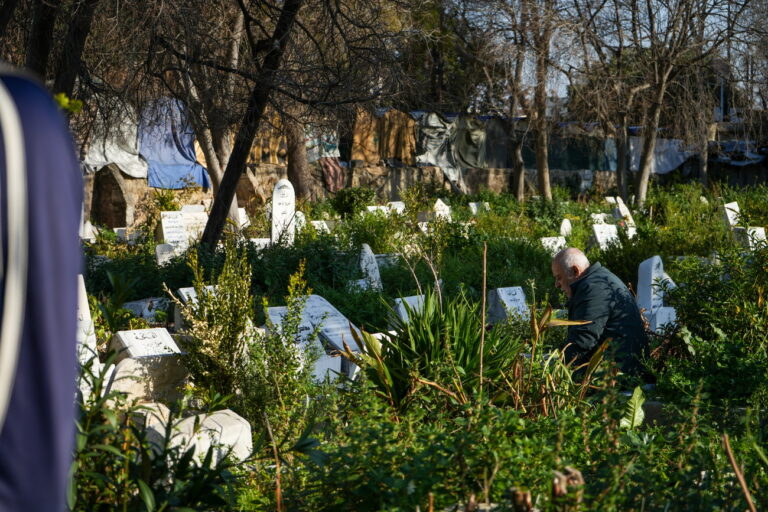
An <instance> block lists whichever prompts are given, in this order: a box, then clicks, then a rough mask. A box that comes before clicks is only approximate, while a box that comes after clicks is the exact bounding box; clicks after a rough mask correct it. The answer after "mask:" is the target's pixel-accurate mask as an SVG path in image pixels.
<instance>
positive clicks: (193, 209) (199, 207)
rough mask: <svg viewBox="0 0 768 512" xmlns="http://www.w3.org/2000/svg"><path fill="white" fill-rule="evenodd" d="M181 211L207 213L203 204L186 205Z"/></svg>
mask: <svg viewBox="0 0 768 512" xmlns="http://www.w3.org/2000/svg"><path fill="white" fill-rule="evenodd" d="M181 211H182V212H184V213H205V205H203V204H185V205H184V206H182V207H181Z"/></svg>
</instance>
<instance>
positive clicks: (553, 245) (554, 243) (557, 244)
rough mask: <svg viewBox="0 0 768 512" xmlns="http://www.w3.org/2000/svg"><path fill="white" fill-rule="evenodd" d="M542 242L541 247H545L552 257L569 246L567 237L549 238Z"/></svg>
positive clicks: (543, 239)
mask: <svg viewBox="0 0 768 512" xmlns="http://www.w3.org/2000/svg"><path fill="white" fill-rule="evenodd" d="M540 240H541V245H543V246H544V249H546V250H547V251H548V252H549V253H550V254H551V255H552V256H554V255H555V254H557V253H558V252H560V251H561V250H563V249H565V248H566V247H567V245H568V244H567V242H566V241H565V237H562V236H547V237H544V238H541V239H540Z"/></svg>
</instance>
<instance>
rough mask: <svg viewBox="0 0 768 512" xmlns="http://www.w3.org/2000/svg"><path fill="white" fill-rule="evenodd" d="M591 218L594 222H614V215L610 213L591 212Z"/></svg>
mask: <svg viewBox="0 0 768 512" xmlns="http://www.w3.org/2000/svg"><path fill="white" fill-rule="evenodd" d="M589 218H590V219H591V220H592V224H611V223H613V215H611V214H610V213H591V214H590V215H589Z"/></svg>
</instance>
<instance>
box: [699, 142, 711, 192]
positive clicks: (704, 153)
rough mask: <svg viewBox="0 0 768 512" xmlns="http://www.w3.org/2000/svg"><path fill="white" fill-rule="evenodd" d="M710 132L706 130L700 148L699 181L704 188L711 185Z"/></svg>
mask: <svg viewBox="0 0 768 512" xmlns="http://www.w3.org/2000/svg"><path fill="white" fill-rule="evenodd" d="M708 131H709V130H708V129H707V128H705V129H704V134H703V137H702V138H701V139H702V140H701V147H700V148H699V181H700V182H701V185H702V186H703V187H706V186H708V185H709V133H707V132H708Z"/></svg>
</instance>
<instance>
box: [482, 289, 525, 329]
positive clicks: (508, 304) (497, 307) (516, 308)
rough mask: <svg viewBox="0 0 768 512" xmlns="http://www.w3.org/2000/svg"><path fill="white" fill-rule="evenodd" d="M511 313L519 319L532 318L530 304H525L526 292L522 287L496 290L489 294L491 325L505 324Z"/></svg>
mask: <svg viewBox="0 0 768 512" xmlns="http://www.w3.org/2000/svg"><path fill="white" fill-rule="evenodd" d="M509 313H511V314H512V315H515V316H517V317H519V318H523V319H527V318H528V317H529V316H530V311H529V309H528V304H526V302H525V292H524V291H523V288H522V287H520V286H510V287H507V288H496V289H494V290H490V291H489V292H488V311H487V317H486V318H487V321H488V323H490V324H496V323H499V322H503V321H504V320H506V319H507V317H508V316H509V315H508V314H509Z"/></svg>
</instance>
